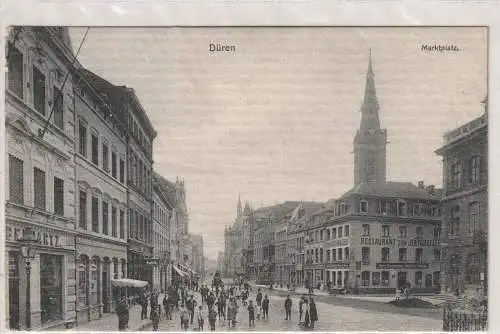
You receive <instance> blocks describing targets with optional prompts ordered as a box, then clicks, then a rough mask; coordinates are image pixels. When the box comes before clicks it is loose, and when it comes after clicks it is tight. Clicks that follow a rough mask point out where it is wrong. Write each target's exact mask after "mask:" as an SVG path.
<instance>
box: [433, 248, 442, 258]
mask: <svg viewBox="0 0 500 334" xmlns="http://www.w3.org/2000/svg"><path fill="white" fill-rule="evenodd" d="M440 260H441V250H440V249H439V248H434V261H440Z"/></svg>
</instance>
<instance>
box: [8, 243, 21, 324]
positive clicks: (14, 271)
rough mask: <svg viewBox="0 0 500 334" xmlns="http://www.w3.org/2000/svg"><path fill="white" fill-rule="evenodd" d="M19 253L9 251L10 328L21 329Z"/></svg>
mask: <svg viewBox="0 0 500 334" xmlns="http://www.w3.org/2000/svg"><path fill="white" fill-rule="evenodd" d="M18 261H19V254H18V253H15V252H9V328H10V329H20V328H21V326H20V323H19V320H20V319H19V262H18Z"/></svg>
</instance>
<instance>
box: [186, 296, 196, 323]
mask: <svg viewBox="0 0 500 334" xmlns="http://www.w3.org/2000/svg"><path fill="white" fill-rule="evenodd" d="M186 307H187V309H188V311H189V318H190V321H189V322H190V324H191V325H192V324H193V318H194V310H195V308H196V300H194V297H193V295H191V297H190V298H189V299H188V300H187V301H186Z"/></svg>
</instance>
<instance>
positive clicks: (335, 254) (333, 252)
mask: <svg viewBox="0 0 500 334" xmlns="http://www.w3.org/2000/svg"><path fill="white" fill-rule="evenodd" d="M333 261H337V250H336V249H332V262H333Z"/></svg>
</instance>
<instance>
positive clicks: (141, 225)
mask: <svg viewBox="0 0 500 334" xmlns="http://www.w3.org/2000/svg"><path fill="white" fill-rule="evenodd" d="M139 240H144V216H143V215H139Z"/></svg>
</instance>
